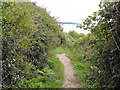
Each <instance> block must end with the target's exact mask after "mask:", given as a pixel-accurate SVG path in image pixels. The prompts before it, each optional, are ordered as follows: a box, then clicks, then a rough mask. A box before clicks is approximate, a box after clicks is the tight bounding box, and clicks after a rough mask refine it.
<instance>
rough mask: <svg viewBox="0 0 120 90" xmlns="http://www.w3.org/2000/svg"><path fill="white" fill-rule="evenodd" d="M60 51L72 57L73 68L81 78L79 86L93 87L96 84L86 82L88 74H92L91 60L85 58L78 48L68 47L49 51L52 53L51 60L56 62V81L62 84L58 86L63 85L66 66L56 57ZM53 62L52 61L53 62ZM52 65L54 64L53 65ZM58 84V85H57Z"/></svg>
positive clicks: (54, 68)
mask: <svg viewBox="0 0 120 90" xmlns="http://www.w3.org/2000/svg"><path fill="white" fill-rule="evenodd" d="M60 53H66V55H67V57H69V58H70V60H71V63H72V65H73V69H74V70H75V74H74V75H75V76H76V77H77V78H78V79H79V81H80V85H79V88H92V87H94V85H89V84H88V83H87V82H86V80H85V79H86V75H89V74H90V65H91V64H92V63H91V62H90V61H85V60H84V58H83V56H82V55H83V53H82V52H78V51H76V50H72V51H71V50H70V49H68V48H63V47H57V48H55V49H53V50H51V51H49V55H51V59H50V60H51V61H52V62H54V67H53V69H52V70H53V71H54V73H55V74H56V80H57V81H56V82H58V83H57V84H60V85H58V86H60V87H61V86H62V82H61V81H63V76H64V75H63V72H64V66H63V64H62V63H61V62H60V61H59V59H58V58H57V57H56V55H57V54H60ZM51 64H52V63H51ZM51 66H52V65H51ZM54 83H55V82H54ZM54 83H53V84H54ZM57 84H56V85H57Z"/></svg>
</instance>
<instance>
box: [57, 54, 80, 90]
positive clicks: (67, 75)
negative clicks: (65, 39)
mask: <svg viewBox="0 0 120 90" xmlns="http://www.w3.org/2000/svg"><path fill="white" fill-rule="evenodd" d="M57 57H58V58H59V60H60V61H61V62H62V63H63V64H64V82H63V87H64V88H77V87H78V84H79V83H78V81H77V79H76V78H75V77H74V70H73V68H72V65H71V63H70V59H69V58H68V57H66V54H65V53H63V54H57Z"/></svg>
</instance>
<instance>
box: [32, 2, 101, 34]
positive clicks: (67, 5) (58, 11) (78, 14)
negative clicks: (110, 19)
mask: <svg viewBox="0 0 120 90" xmlns="http://www.w3.org/2000/svg"><path fill="white" fill-rule="evenodd" d="M31 1H36V2H37V5H38V6H40V7H43V8H46V9H47V12H50V15H51V16H54V17H56V18H58V21H60V22H77V23H82V19H85V18H86V17H87V16H89V15H92V13H93V12H95V11H97V10H98V9H99V7H98V5H99V3H100V0H31ZM62 27H63V28H64V32H68V31H70V30H75V31H76V32H78V33H81V32H82V33H85V34H87V33H88V31H84V30H81V29H79V28H76V25H62Z"/></svg>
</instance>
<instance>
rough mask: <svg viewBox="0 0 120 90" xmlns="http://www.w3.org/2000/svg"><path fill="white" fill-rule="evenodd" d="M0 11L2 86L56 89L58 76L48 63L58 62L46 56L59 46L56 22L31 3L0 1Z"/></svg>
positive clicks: (59, 39) (59, 80)
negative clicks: (0, 26)
mask: <svg viewBox="0 0 120 90" xmlns="http://www.w3.org/2000/svg"><path fill="white" fill-rule="evenodd" d="M2 9H3V10H2V44H3V48H2V53H3V54H2V61H3V75H2V76H3V82H2V85H3V87H24V88H40V87H42V88H45V87H58V85H59V87H60V85H61V84H59V82H60V83H61V79H62V77H61V78H57V77H56V75H55V74H54V72H55V70H54V69H53V70H52V68H50V67H51V66H50V65H51V64H50V62H51V61H52V60H51V59H54V63H55V64H60V63H58V62H59V61H58V59H57V58H55V57H52V56H51V57H48V55H47V52H48V51H49V50H51V49H52V48H54V47H56V46H57V45H60V44H61V40H62V30H61V27H60V26H59V25H57V22H56V20H55V19H54V18H53V17H51V16H50V15H49V14H48V13H47V12H46V11H45V9H42V8H40V7H38V6H36V5H35V3H30V2H29V3H28V2H26V3H23V2H21V3H13V2H3V3H2ZM60 65H61V64H60ZM61 68H62V67H61ZM57 70H58V69H57V67H56V73H57ZM51 82H54V85H52V84H51ZM46 83H47V84H46Z"/></svg>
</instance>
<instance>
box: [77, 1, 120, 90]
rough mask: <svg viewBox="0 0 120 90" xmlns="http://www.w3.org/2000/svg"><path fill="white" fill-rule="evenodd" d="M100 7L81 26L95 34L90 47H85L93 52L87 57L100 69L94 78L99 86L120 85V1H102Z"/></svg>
mask: <svg viewBox="0 0 120 90" xmlns="http://www.w3.org/2000/svg"><path fill="white" fill-rule="evenodd" d="M99 7H100V8H101V9H100V10H99V11H98V12H94V14H93V16H88V18H87V19H86V20H85V21H84V22H83V25H80V26H79V27H82V28H84V29H86V30H90V31H91V33H92V36H93V37H91V38H90V39H88V40H87V42H88V46H89V48H86V49H85V50H91V51H92V52H91V54H90V53H89V54H87V53H88V52H87V53H86V55H85V56H87V55H90V58H88V57H86V59H87V60H90V61H91V62H94V64H95V66H96V69H97V70H98V74H97V76H96V79H94V80H95V81H96V82H98V83H99V85H98V87H107V88H109V87H117V86H120V83H119V82H120V78H119V77H120V62H119V59H120V22H119V21H120V2H111V3H109V2H106V3H102V2H101V3H100V4H99ZM84 45H85V44H84Z"/></svg>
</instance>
